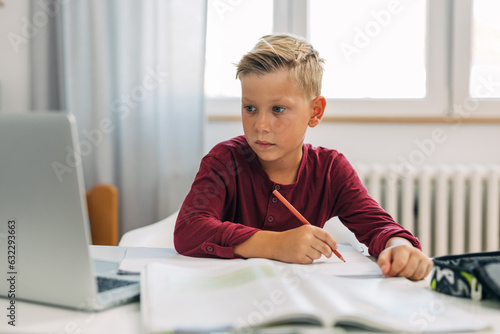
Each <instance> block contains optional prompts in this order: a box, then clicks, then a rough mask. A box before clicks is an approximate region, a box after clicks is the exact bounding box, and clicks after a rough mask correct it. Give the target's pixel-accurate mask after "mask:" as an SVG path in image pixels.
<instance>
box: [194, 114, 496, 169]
mask: <svg viewBox="0 0 500 334" xmlns="http://www.w3.org/2000/svg"><path fill="white" fill-rule="evenodd" d="M242 133H243V130H242V127H241V124H240V122H209V123H208V124H207V128H206V132H205V145H204V149H205V152H208V150H209V149H210V148H211V147H212V146H213V145H215V144H216V143H218V142H220V141H222V140H225V139H228V138H231V137H233V136H236V135H239V134H242ZM306 142H309V143H311V144H313V145H315V146H325V147H329V148H334V149H337V150H339V151H341V152H342V153H344V154H345V155H346V156H347V158H348V159H349V161H351V163H372V162H376V163H381V164H397V165H401V164H404V163H405V161H407V162H408V163H410V164H411V165H412V166H413V167H418V166H419V165H421V164H424V163H428V164H498V165H500V125H499V124H465V123H456V124H447V123H435V124H434V123H432V124H392V123H331V122H323V123H321V124H320V125H318V126H317V127H316V128H312V129H308V133H307V135H306Z"/></svg>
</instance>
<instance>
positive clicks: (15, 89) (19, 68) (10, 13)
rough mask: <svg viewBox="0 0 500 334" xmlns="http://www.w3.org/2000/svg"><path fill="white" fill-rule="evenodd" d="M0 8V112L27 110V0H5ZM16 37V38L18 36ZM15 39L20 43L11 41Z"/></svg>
mask: <svg viewBox="0 0 500 334" xmlns="http://www.w3.org/2000/svg"><path fill="white" fill-rule="evenodd" d="M4 3H5V5H4V7H3V8H0V111H1V112H5V111H9V112H11V111H17V112H19V111H26V110H28V109H29V99H28V96H29V80H28V75H29V57H28V55H29V53H28V48H29V43H30V37H29V36H30V35H29V34H31V32H32V31H30V30H29V29H28V26H29V24H28V23H26V22H30V21H31V19H29V18H28V17H27V15H28V6H29V2H28V1H5V2H4ZM19 37H20V38H19ZM13 38H18V39H17V41H22V42H21V43H12V42H11V39H13Z"/></svg>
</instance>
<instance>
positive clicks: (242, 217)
mask: <svg viewBox="0 0 500 334" xmlns="http://www.w3.org/2000/svg"><path fill="white" fill-rule="evenodd" d="M302 152H303V156H302V161H301V163H300V167H299V171H298V174H297V181H296V182H295V183H292V184H286V185H284V184H279V183H275V182H273V181H271V180H270V179H269V177H268V175H267V173H266V172H265V171H264V169H263V168H262V167H261V165H260V163H259V162H258V159H257V156H256V154H255V153H254V151H253V150H252V149H251V148H250V146H249V145H248V144H247V141H246V139H245V137H244V136H239V137H236V138H233V139H231V140H228V141H225V142H222V143H220V144H218V145H216V146H215V147H214V148H213V149H212V150H211V151H210V152H209V153H208V154H207V155H206V156H205V157H204V158H203V159H202V161H201V164H200V169H199V171H198V173H197V175H196V177H195V180H194V182H193V185H192V187H191V190H190V191H189V193H188V195H187V196H186V198H185V200H184V203H183V204H182V207H181V209H180V212H179V215H178V217H177V222H176V226H175V231H174V244H175V249H176V250H177V252H179V253H180V254H184V255H189V256H195V257H223V258H234V257H235V254H234V252H233V247H234V246H236V245H238V244H240V243H242V242H244V241H245V240H247V239H248V238H249V237H250V236H252V235H253V234H254V233H255V232H257V231H259V230H271V231H284V230H289V229H292V228H296V227H299V226H301V225H302V223H301V222H300V221H299V220H298V219H297V218H296V217H295V216H294V215H293V214H292V213H291V212H290V211H289V210H288V209H287V208H286V207H285V205H283V203H281V202H280V201H279V200H278V199H277V198H276V197H275V196H274V195H273V194H272V191H273V190H274V189H279V191H280V193H281V194H282V195H283V196H284V197H285V198H286V199H287V200H288V201H289V202H290V203H291V204H292V205H293V206H294V207H295V208H296V209H297V210H298V211H299V212H300V213H302V215H303V216H304V217H305V218H306V219H307V220H308V221H309V222H310V223H311V224H312V225H316V226H319V227H323V225H324V224H325V222H326V221H327V220H329V219H330V218H332V217H334V216H338V217H339V219H340V220H341V221H342V223H344V224H345V225H346V226H347V228H349V230H351V231H352V232H353V233H354V234H355V235H356V237H357V239H358V240H359V241H360V242H362V243H364V244H365V245H366V246H367V247H368V250H369V252H370V254H371V255H373V256H375V257H378V255H379V254H380V252H381V251H382V250H383V249H384V247H385V244H386V242H387V240H388V239H389V238H391V237H394V236H400V237H403V238H406V239H408V240H409V241H410V242H411V243H412V244H413V245H414V246H415V247H418V248H421V246H420V242H419V241H418V239H417V238H415V237H414V236H413V235H412V234H411V233H410V232H409V231H407V230H405V229H404V228H403V227H402V226H401V225H399V224H398V223H396V222H395V221H394V220H393V218H392V217H391V216H390V215H389V214H388V213H386V212H385V211H384V210H383V209H382V208H381V207H380V206H379V204H378V203H377V202H376V201H375V200H373V199H372V198H371V197H370V195H369V194H368V192H367V190H366V188H365V187H364V186H363V185H362V183H361V181H360V180H359V178H358V176H357V174H356V172H355V171H354V169H353V168H352V166H351V165H350V164H349V162H348V161H347V159H346V158H345V157H344V156H343V155H342V154H341V153H339V152H337V151H335V150H331V149H326V148H323V147H313V146H312V145H310V144H304V145H303V148H302Z"/></svg>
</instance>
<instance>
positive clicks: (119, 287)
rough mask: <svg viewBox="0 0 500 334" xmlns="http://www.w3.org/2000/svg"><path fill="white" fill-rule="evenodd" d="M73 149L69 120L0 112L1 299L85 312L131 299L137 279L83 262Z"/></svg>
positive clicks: (86, 240)
mask: <svg viewBox="0 0 500 334" xmlns="http://www.w3.org/2000/svg"><path fill="white" fill-rule="evenodd" d="M78 148H79V141H78V136H77V130H76V123H75V119H74V117H73V116H72V115H69V114H66V113H56V112H46V113H31V114H28V113H26V114H0V247H1V251H0V270H1V274H2V279H1V280H0V296H1V297H2V298H7V299H9V300H11V301H14V303H15V301H16V300H25V301H32V302H39V303H45V304H52V305H58V306H63V307H68V308H74V309H79V310H88V311H91V310H102V309H106V308H109V307H111V306H115V305H119V304H122V303H125V302H128V301H131V300H134V299H136V298H137V297H138V295H139V283H138V280H139V279H138V277H137V276H136V277H132V278H129V277H127V278H128V279H124V278H122V277H121V276H118V275H117V274H116V269H117V268H118V263H107V262H105V261H96V260H92V259H91V258H90V253H89V245H90V244H91V237H90V226H89V221H88V213H87V205H86V200H85V188H84V183H83V173H82V166H81V156H80V154H79V153H78V152H79V149H78ZM100 274H102V275H100ZM97 276H99V277H101V278H97ZM116 278H122V280H121V281H119V282H117V281H116ZM101 283H104V285H107V287H105V288H100V287H98V284H101ZM116 283H117V284H116ZM110 286H111V287H112V288H110ZM101 289H108V290H106V291H102V292H99V291H100V290H101Z"/></svg>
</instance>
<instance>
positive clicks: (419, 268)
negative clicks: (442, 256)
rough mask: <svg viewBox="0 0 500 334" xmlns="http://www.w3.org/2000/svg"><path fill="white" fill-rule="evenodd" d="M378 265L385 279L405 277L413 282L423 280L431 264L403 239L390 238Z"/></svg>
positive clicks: (430, 261) (429, 260)
mask: <svg viewBox="0 0 500 334" xmlns="http://www.w3.org/2000/svg"><path fill="white" fill-rule="evenodd" d="M378 265H379V267H380V269H381V270H382V273H383V274H384V275H385V276H387V277H406V278H409V279H411V280H414V281H418V280H422V279H424V278H425V277H426V276H427V275H428V274H429V273H430V271H431V269H432V265H433V262H432V260H431V259H429V258H428V257H427V256H425V254H424V253H422V252H421V251H420V250H419V249H417V248H415V247H413V245H412V244H411V243H410V242H409V241H408V240H406V239H403V238H398V237H395V238H391V239H390V240H389V241H388V242H387V247H386V249H384V250H383V251H382V252H381V253H380V255H379V257H378Z"/></svg>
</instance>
